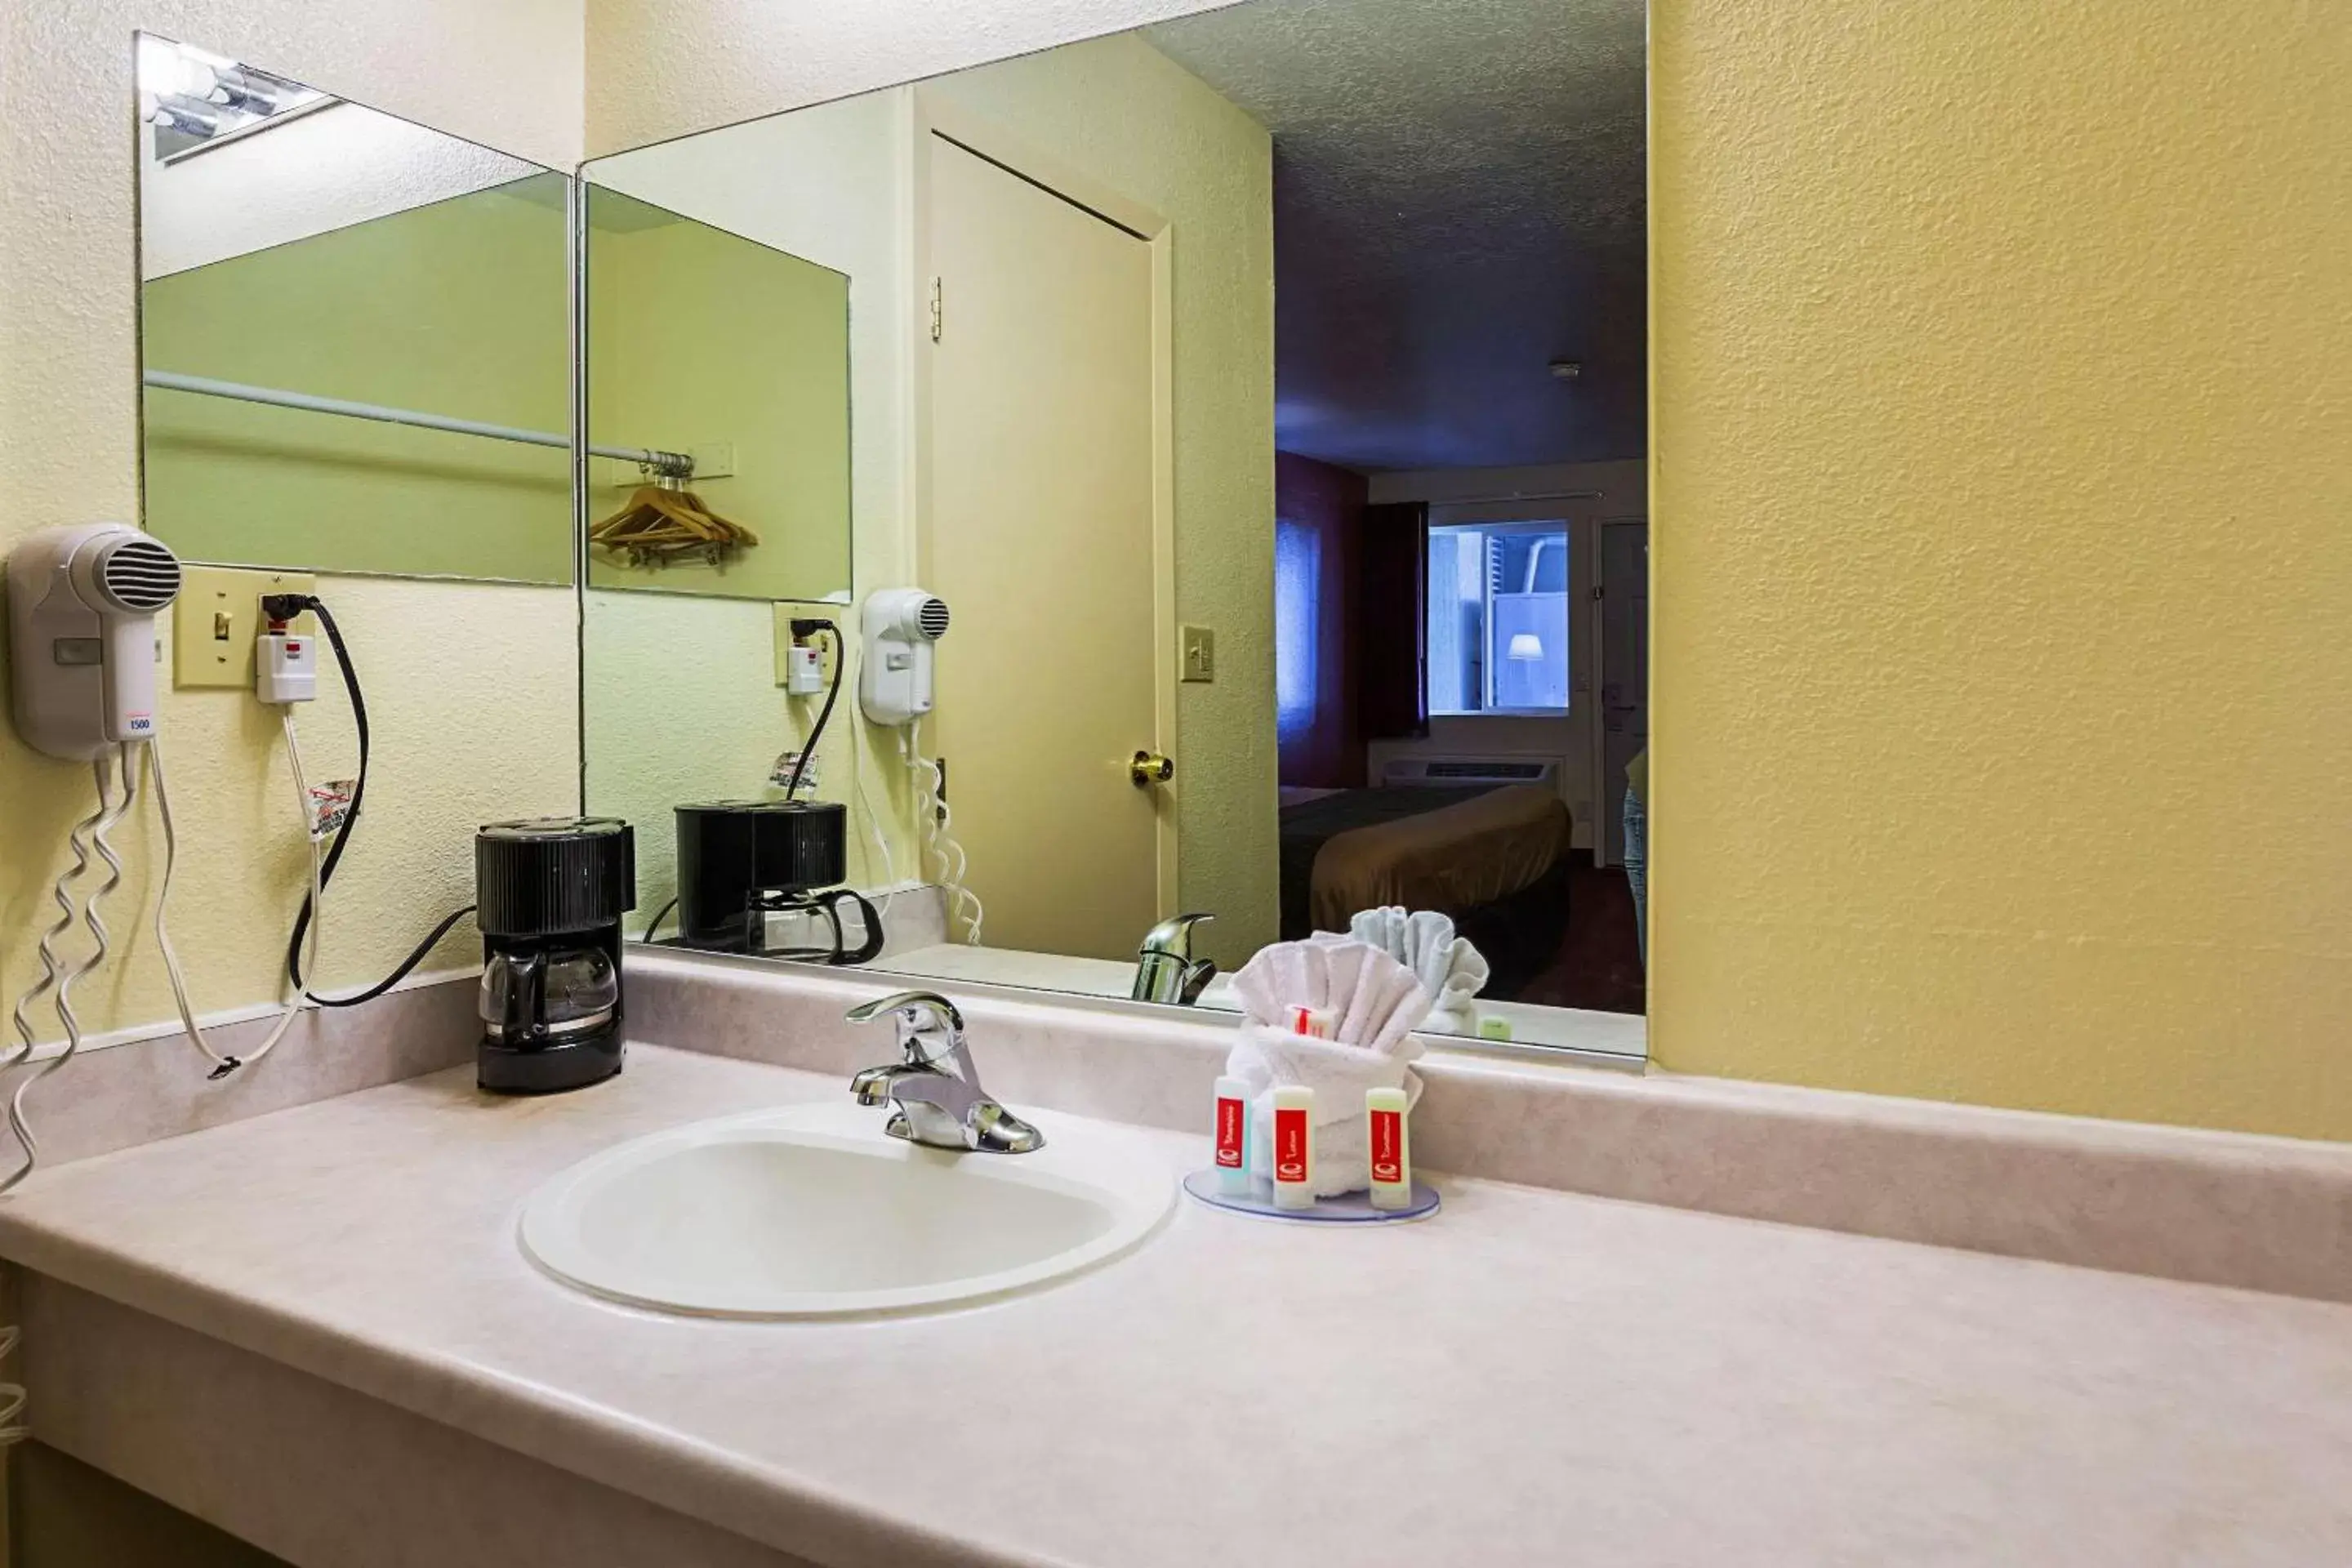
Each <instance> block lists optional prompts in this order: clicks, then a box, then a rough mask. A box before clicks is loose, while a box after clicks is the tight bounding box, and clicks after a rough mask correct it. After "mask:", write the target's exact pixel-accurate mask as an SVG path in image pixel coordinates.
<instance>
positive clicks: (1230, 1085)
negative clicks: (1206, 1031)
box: [1217, 1078, 1250, 1194]
mask: <svg viewBox="0 0 2352 1568" xmlns="http://www.w3.org/2000/svg"><path fill="white" fill-rule="evenodd" d="M1248 1146H1249V1086H1248V1085H1247V1084H1244V1082H1242V1080H1241V1079H1237V1078H1221V1079H1218V1080H1217V1190H1218V1191H1219V1192H1221V1193H1233V1194H1240V1193H1246V1192H1248V1191H1249V1189H1250V1173H1249V1155H1248V1152H1247V1150H1248Z"/></svg>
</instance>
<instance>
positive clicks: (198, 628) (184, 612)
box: [172, 566, 319, 691]
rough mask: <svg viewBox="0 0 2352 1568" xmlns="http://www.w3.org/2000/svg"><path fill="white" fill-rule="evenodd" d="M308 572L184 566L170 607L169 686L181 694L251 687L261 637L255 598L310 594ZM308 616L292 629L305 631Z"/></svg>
mask: <svg viewBox="0 0 2352 1568" xmlns="http://www.w3.org/2000/svg"><path fill="white" fill-rule="evenodd" d="M318 587H319V582H318V579H317V578H315V577H313V576H312V575H311V574H310V573H308V572H254V571H246V570H240V569H238V568H236V567H234V566H188V567H184V568H182V570H181V574H180V596H179V598H178V599H176V600H174V601H173V605H172V684H173V686H175V687H177V688H179V689H182V690H188V689H194V688H204V687H218V688H222V689H227V690H232V691H250V690H252V689H253V645H254V641H255V639H256V638H257V637H260V636H261V595H264V594H315V593H316V592H318ZM310 619H311V617H310V616H307V615H306V616H302V617H301V620H300V621H299V622H298V623H297V625H298V626H299V627H300V628H301V629H302V630H304V631H309V630H310V625H309V623H310Z"/></svg>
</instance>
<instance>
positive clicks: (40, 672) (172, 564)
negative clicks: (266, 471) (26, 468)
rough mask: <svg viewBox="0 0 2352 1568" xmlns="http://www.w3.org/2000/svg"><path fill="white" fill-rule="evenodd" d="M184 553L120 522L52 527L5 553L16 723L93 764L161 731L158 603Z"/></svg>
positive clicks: (50, 748) (44, 744) (175, 580)
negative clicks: (116, 748)
mask: <svg viewBox="0 0 2352 1568" xmlns="http://www.w3.org/2000/svg"><path fill="white" fill-rule="evenodd" d="M179 593H180V562H179V558H178V557H176V556H174V555H173V553H172V552H171V551H169V550H168V549H166V548H164V546H163V541H161V540H159V539H156V538H154V537H153V536H152V535H150V534H145V533H142V532H141V531H139V530H137V529H135V528H133V527H131V525H130V524H129V523H123V522H89V523H81V524H78V525H76V526H72V527H67V528H45V529H42V530H40V531H37V532H34V533H29V534H26V536H25V537H24V538H22V539H20V540H18V541H17V542H16V547H15V548H14V549H13V550H11V551H10V552H8V656H9V663H10V665H11V666H12V668H14V670H15V680H14V682H13V684H14V686H15V689H16V732H17V733H18V734H20V735H22V736H24V737H25V739H26V742H28V743H30V744H31V745H32V746H34V747H35V748H36V749H37V750H39V751H43V752H47V753H48V754H49V755H50V756H53V757H63V758H65V759H67V760H68V761H70V762H78V763H86V762H89V761H91V760H93V759H94V758H96V757H98V756H100V754H102V753H104V752H107V751H108V750H110V748H112V747H114V746H117V745H120V744H121V743H122V742H125V741H143V740H146V739H147V738H148V737H150V736H152V734H154V732H155V612H156V611H158V610H160V609H162V608H163V606H164V605H168V604H170V603H171V602H172V601H173V599H174V598H176V597H178V596H179Z"/></svg>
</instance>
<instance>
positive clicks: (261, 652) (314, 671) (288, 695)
mask: <svg viewBox="0 0 2352 1568" xmlns="http://www.w3.org/2000/svg"><path fill="white" fill-rule="evenodd" d="M253 694H254V695H255V696H256V697H257V698H259V699H260V700H262V701H264V702H308V701H310V700H311V699H313V698H315V697H317V696H318V695H319V641H318V639H317V638H316V637H312V636H311V635H310V633H308V632H281V631H268V632H264V633H262V634H261V639H260V640H259V641H258V642H257V643H256V644H254V647H253Z"/></svg>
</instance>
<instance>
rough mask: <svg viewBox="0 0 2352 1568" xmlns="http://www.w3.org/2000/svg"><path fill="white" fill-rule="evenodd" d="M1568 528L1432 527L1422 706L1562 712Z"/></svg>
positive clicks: (1443, 710) (1555, 524)
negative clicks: (1426, 664) (1426, 672)
mask: <svg viewBox="0 0 2352 1568" xmlns="http://www.w3.org/2000/svg"><path fill="white" fill-rule="evenodd" d="M1568 561H1569V558H1568V525H1567V524H1566V523H1565V522H1559V521H1551V522H1515V523H1507V524H1504V523H1482V524H1475V525H1466V526H1461V527H1451V528H1433V529H1431V530H1430V531H1429V577H1428V583H1429V590H1428V615H1429V626H1428V643H1429V711H1430V712H1432V713H1433V714H1462V713H1564V712H1566V711H1567V710H1568V682H1569V661H1568V592H1569V563H1568Z"/></svg>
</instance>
